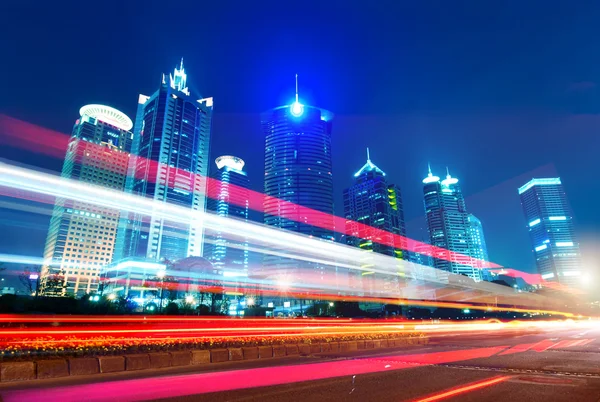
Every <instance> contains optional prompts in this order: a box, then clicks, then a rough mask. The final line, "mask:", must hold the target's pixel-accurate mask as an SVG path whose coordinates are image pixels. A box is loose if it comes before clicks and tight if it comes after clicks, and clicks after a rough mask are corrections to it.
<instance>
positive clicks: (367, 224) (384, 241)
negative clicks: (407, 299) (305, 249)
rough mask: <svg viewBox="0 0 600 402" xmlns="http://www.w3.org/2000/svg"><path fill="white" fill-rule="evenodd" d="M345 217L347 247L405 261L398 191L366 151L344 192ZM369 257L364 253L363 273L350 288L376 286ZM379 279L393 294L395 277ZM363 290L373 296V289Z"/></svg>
mask: <svg viewBox="0 0 600 402" xmlns="http://www.w3.org/2000/svg"><path fill="white" fill-rule="evenodd" d="M344 216H345V218H346V244H348V245H351V246H354V247H359V248H361V249H362V250H365V251H368V252H370V251H372V252H375V253H380V254H385V255H389V256H392V257H395V258H398V259H407V257H408V253H407V252H406V241H405V239H406V238H405V236H406V228H405V225H404V211H403V208H402V196H401V193H400V189H399V188H398V187H397V186H395V185H394V184H391V183H388V181H387V178H386V175H385V173H384V172H383V171H382V170H381V169H379V168H378V167H377V166H376V165H375V164H373V162H371V158H370V155H369V150H368V149H367V162H366V163H365V164H364V166H363V167H362V168H361V169H360V170H359V171H358V172H356V173H355V174H354V184H353V185H352V186H351V187H349V188H347V189H345V190H344ZM373 229H376V230H377V231H374V230H373ZM399 236H401V237H399ZM370 256H371V254H370V253H365V255H364V261H361V267H362V268H363V270H362V272H360V273H354V274H353V275H354V276H355V277H356V278H355V281H352V280H350V286H351V287H357V286H358V287H362V288H363V289H364V288H365V285H368V282H373V283H371V285H372V286H367V287H375V288H376V287H378V286H379V285H378V283H374V282H376V281H370V278H369V276H370V275H375V272H373V271H370V270H369V268H370V267H371V266H372V265H373V264H372V262H370V260H371V258H370ZM375 276H376V277H379V276H380V275H379V274H377V275H375ZM350 279H352V278H350ZM380 279H381V282H382V283H383V288H384V289H383V290H386V291H392V290H393V289H392V287H393V286H394V281H397V277H394V276H390V277H387V278H380ZM352 282H358V284H357V283H352ZM379 287H381V286H379ZM366 290H368V291H369V292H372V291H374V290H375V289H366Z"/></svg>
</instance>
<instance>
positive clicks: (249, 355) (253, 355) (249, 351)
mask: <svg viewBox="0 0 600 402" xmlns="http://www.w3.org/2000/svg"><path fill="white" fill-rule="evenodd" d="M242 354H243V355H244V360H253V359H258V348H257V347H245V348H242Z"/></svg>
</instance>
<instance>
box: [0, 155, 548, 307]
mask: <svg viewBox="0 0 600 402" xmlns="http://www.w3.org/2000/svg"><path fill="white" fill-rule="evenodd" d="M0 173H2V174H1V175H0V184H3V185H4V186H8V187H11V188H19V189H20V190H19V191H24V190H27V191H29V192H34V193H41V194H45V195H50V196H52V197H63V198H71V199H77V200H79V201H82V202H86V203H92V204H101V205H102V206H104V207H110V208H115V209H119V210H130V211H134V212H136V213H140V214H145V215H153V216H158V217H160V218H163V219H166V220H170V221H173V222H183V223H186V222H189V221H190V220H193V219H195V218H197V216H198V215H199V214H198V213H197V212H194V211H191V210H189V209H186V208H182V207H177V206H175V205H171V204H164V203H160V202H154V201H152V200H148V199H145V198H142V197H136V196H133V195H130V194H125V193H122V192H118V191H112V190H108V189H105V188H100V187H95V186H91V185H84V184H82V183H78V182H74V181H70V180H66V179H62V178H58V177H56V176H52V175H47V174H42V173H39V172H31V171H28V170H25V169H22V168H16V167H12V166H10V165H6V164H3V163H0ZM202 216H203V218H202V219H203V220H204V223H205V226H206V227H207V228H209V229H213V230H219V231H220V232H221V233H228V234H231V235H233V236H235V235H237V234H239V233H240V232H241V233H244V234H245V236H246V237H247V238H248V239H249V240H251V241H253V242H255V243H258V244H262V245H267V246H268V247H272V246H275V247H280V248H285V249H287V250H290V251H295V253H296V254H293V255H294V257H295V258H302V259H305V260H308V261H309V262H319V263H321V264H323V265H329V266H332V267H339V266H346V267H351V269H352V270H356V271H363V270H364V269H363V267H362V266H361V265H360V264H359V263H357V261H360V258H359V257H360V256H363V253H362V251H361V250H358V249H356V248H353V247H349V246H343V245H340V244H335V243H330V242H324V241H317V240H314V239H310V238H308V237H305V236H300V235H298V234H294V233H290V232H285V231H281V230H277V229H274V228H271V227H265V226H264V225H259V224H254V223H250V222H244V221H238V220H233V219H229V218H226V217H221V216H217V215H214V214H210V213H205V214H202ZM370 254H371V255H370V258H372V260H373V261H374V262H375V263H376V265H377V266H378V267H379V268H378V269H376V268H374V267H369V271H374V272H378V273H381V274H383V275H387V276H388V277H397V276H398V270H399V268H400V270H401V271H403V272H402V274H403V278H407V277H408V278H418V277H422V278H424V279H426V280H428V281H429V282H434V283H435V282H437V283H441V284H444V285H447V282H445V281H444V279H440V273H439V272H440V271H438V270H435V269H433V268H431V267H424V266H419V265H416V264H413V263H409V262H406V261H399V260H397V259H394V258H392V257H389V256H385V255H374V253H370ZM332 256H334V257H332ZM444 277H446V278H448V277H451V275H450V274H448V273H444V276H442V278H444ZM446 281H447V279H446ZM457 286H458V285H457ZM463 286H465V287H466V285H463ZM472 286H475V287H480V288H481V287H483V289H486V290H487V291H488V292H489V291H490V290H491V289H495V290H496V291H498V292H500V293H501V294H502V293H504V294H505V293H506V292H507V289H506V288H505V287H502V286H500V285H494V284H487V283H486V284H475V285H472ZM467 288H468V287H467ZM511 291H512V289H511ZM492 293H493V292H492ZM392 294H393V293H392ZM519 297H520V298H521V299H522V300H526V299H527V298H529V299H531V298H532V297H533V299H534V301H535V299H536V296H532V295H525V294H523V295H522V296H519ZM537 300H546V299H544V298H542V299H540V298H539V297H538V298H537Z"/></svg>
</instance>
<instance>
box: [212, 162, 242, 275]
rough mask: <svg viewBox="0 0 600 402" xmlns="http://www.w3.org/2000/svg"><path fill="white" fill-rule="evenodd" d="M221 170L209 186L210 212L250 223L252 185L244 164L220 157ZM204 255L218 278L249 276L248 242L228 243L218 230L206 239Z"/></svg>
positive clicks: (218, 166) (238, 240)
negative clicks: (250, 189)
mask: <svg viewBox="0 0 600 402" xmlns="http://www.w3.org/2000/svg"><path fill="white" fill-rule="evenodd" d="M215 163H216V166H217V170H216V171H215V172H214V174H212V178H213V180H211V181H210V182H209V185H208V194H209V197H210V198H209V200H208V210H210V211H212V212H215V213H216V214H217V215H219V216H225V217H230V218H236V219H242V220H245V221H247V220H248V206H249V205H248V204H249V190H248V188H249V187H250V181H249V180H248V176H247V174H246V172H244V170H243V169H244V161H243V160H242V159H240V158H237V157H235V156H220V157H218V158H217V159H216V161H215ZM204 255H205V256H206V258H207V259H208V260H209V261H210V262H212V264H213V267H214V268H215V270H216V271H217V273H218V274H225V275H226V276H239V277H244V276H247V275H248V258H249V255H248V241H247V239H246V238H244V237H243V235H241V236H240V237H239V238H238V239H233V238H231V237H229V238H228V239H225V238H224V237H223V234H222V233H221V232H219V231H218V230H217V231H215V232H214V233H211V236H208V235H207V236H206V247H205V252H204Z"/></svg>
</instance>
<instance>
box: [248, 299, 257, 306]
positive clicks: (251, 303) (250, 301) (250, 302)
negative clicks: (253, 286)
mask: <svg viewBox="0 0 600 402" xmlns="http://www.w3.org/2000/svg"><path fill="white" fill-rule="evenodd" d="M255 302H256V301H255V300H254V297H247V298H246V306H248V307H252V306H254V303H255Z"/></svg>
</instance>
